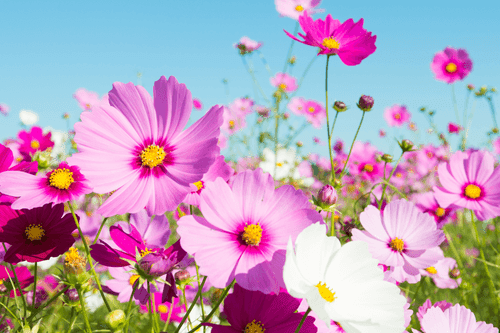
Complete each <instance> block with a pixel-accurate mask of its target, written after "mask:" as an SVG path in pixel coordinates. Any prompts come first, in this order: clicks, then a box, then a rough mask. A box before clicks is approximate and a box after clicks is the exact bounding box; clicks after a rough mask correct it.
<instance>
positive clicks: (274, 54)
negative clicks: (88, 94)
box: [0, 0, 500, 156]
mask: <svg viewBox="0 0 500 333" xmlns="http://www.w3.org/2000/svg"><path fill="white" fill-rule="evenodd" d="M319 7H320V8H324V9H325V12H324V13H321V14H316V15H315V17H316V18H318V17H321V18H324V17H325V16H326V14H332V16H333V17H334V18H336V19H339V20H340V21H345V20H346V19H348V18H353V19H354V20H355V21H357V20H358V19H360V18H364V21H365V23H364V27H365V28H366V29H367V30H368V31H372V32H373V34H375V35H377V42H376V46H377V50H376V52H375V53H374V54H372V55H371V56H369V57H368V58H367V59H365V60H364V61H363V62H362V63H361V65H359V66H354V67H351V66H346V65H344V64H343V63H342V62H341V61H340V60H339V59H338V58H337V59H336V58H332V59H331V62H330V90H329V96H330V101H331V102H333V101H334V100H343V101H344V102H345V103H346V104H348V105H349V106H351V109H350V110H349V111H348V112H346V113H344V114H341V116H340V117H339V120H338V122H337V129H336V131H335V132H334V138H335V137H340V138H342V139H343V140H344V141H346V142H350V141H351V140H352V138H353V136H354V132H355V130H356V128H357V125H358V123H359V119H360V117H361V112H360V111H359V110H358V109H357V108H356V106H355V104H356V102H357V100H358V99H359V96H360V95H362V94H367V95H371V96H373V97H374V98H375V107H374V109H373V110H372V111H371V112H370V113H368V114H367V115H366V118H365V123H364V124H363V127H362V128H361V132H360V135H359V139H360V140H363V141H367V140H369V141H371V142H372V143H374V144H376V145H377V146H378V147H379V149H381V150H383V151H384V152H392V153H394V154H398V151H397V150H396V149H395V148H396V147H395V145H394V140H393V139H392V138H391V137H393V136H394V135H396V134H397V135H398V136H404V137H406V138H409V139H412V140H415V141H417V142H419V143H422V142H428V141H429V140H430V138H431V137H430V135H428V134H427V133H426V131H425V130H426V129H427V128H428V127H429V126H428V124H427V121H426V119H425V118H424V116H423V115H422V114H421V113H420V112H419V111H418V109H419V108H420V107H421V106H426V107H428V108H430V109H435V110H436V111H437V115H436V120H437V122H438V126H439V127H440V129H442V130H444V128H445V126H446V124H447V123H448V122H449V121H453V122H456V117H455V113H454V109H453V104H452V102H451V101H452V99H451V88H450V86H449V85H448V84H446V83H443V82H440V81H436V80H435V79H434V76H433V74H432V72H431V71H430V67H429V64H430V62H431V61H432V58H433V56H434V54H435V53H436V52H438V51H441V50H443V49H444V48H445V47H446V46H451V47H455V48H465V49H466V50H467V51H468V52H469V56H470V58H471V59H472V61H473V63H474V65H473V71H472V72H471V74H470V75H469V76H468V77H467V78H466V79H465V80H464V81H462V82H458V83H457V84H456V87H455V88H456V92H457V100H458V105H459V110H460V117H461V116H462V112H463V105H464V101H465V96H466V88H465V86H466V84H468V83H472V84H474V85H475V86H476V87H478V86H481V85H488V86H490V87H492V86H493V87H497V88H500V47H499V46H498V45H500V37H499V36H500V31H499V29H500V28H499V25H498V17H497V16H496V14H495V13H497V12H499V11H500V8H499V7H500V6H499V5H498V3H497V2H494V1H482V2H481V5H480V6H476V5H474V4H473V3H472V2H465V1H461V2H459V1H418V2H417V1H392V0H390V1H355V2H347V1H344V2H340V1H330V0H326V1H325V0H323V1H322V3H321V5H320V6H319ZM0 12H1V13H3V15H2V22H1V32H0V47H1V51H0V103H5V104H8V105H9V106H10V107H11V114H10V115H9V116H8V117H3V116H1V117H0V131H1V132H0V139H5V138H7V137H14V136H15V135H16V133H17V131H18V130H19V118H18V113H19V111H20V110H21V109H28V110H33V111H35V112H37V113H38V114H39V115H40V122H39V125H40V126H42V127H45V126H49V125H50V126H52V127H53V128H56V129H61V130H65V129H66V122H65V121H64V120H63V119H62V118H61V116H62V114H63V113H64V112H68V113H70V115H71V121H72V122H76V121H77V120H78V115H79V113H80V112H81V110H80V109H79V107H78V104H77V103H76V101H75V100H74V99H73V98H72V94H73V93H74V92H75V91H76V90H77V89H78V88H81V87H83V88H86V89H88V90H91V91H95V92H97V93H99V94H100V95H102V94H104V93H107V92H108V91H109V90H110V89H111V85H112V83H113V82H115V81H120V82H130V81H132V82H134V83H137V73H138V72H141V73H142V79H141V84H142V85H143V86H144V87H145V88H146V89H147V90H148V91H149V92H150V93H152V87H153V83H154V81H155V80H157V79H158V78H159V77H160V76H162V75H165V76H167V77H168V76H170V75H174V76H176V77H177V79H178V80H179V82H183V83H185V84H186V85H187V87H188V88H189V89H190V90H191V92H192V94H193V96H194V97H197V98H199V99H200V100H201V101H202V102H203V104H204V107H205V109H204V111H206V110H207V109H208V108H209V107H210V106H212V105H214V104H227V103H228V97H227V96H226V94H225V90H224V85H223V84H222V79H227V80H228V82H229V100H233V99H234V98H237V97H242V96H246V95H249V96H250V97H255V96H254V89H253V85H252V81H251V79H250V77H249V75H248V73H247V72H246V70H245V68H244V66H243V63H242V61H241V59H240V56H239V55H238V53H237V51H236V50H235V49H234V48H233V43H236V42H237V41H238V40H239V39H240V38H241V37H242V36H245V35H246V36H248V37H250V38H251V39H254V40H257V41H261V42H262V43H263V44H264V45H263V47H262V49H261V50H262V54H263V55H264V56H265V58H266V60H267V62H268V63H269V65H270V67H271V70H272V71H273V72H279V71H281V70H282V68H283V64H284V60H285V58H286V54H287V51H288V47H289V45H290V39H289V38H288V37H287V36H286V35H285V33H284V32H283V29H286V30H288V31H290V32H292V31H293V30H294V27H295V21H293V20H292V19H289V18H286V17H280V16H279V14H278V13H277V12H276V10H275V5H274V1H270V0H254V1H205V0H191V1H175V2H174V1H148V2H141V3H138V2H137V1H107V2H102V1H75V2H67V1H51V2H35V1H27V2H25V1H23V2H21V1H10V2H7V1H2V2H0ZM299 31H300V30H299ZM293 54H294V55H295V56H296V57H297V64H296V66H295V67H294V69H293V74H294V75H299V76H300V73H302V71H303V70H304V68H305V67H306V66H307V64H308V63H309V61H310V60H311V59H312V58H313V57H315V49H314V48H312V47H309V46H306V45H303V44H299V43H296V44H295V45H294V49H293ZM252 60H253V63H254V66H255V69H256V71H257V77H258V80H259V82H260V84H261V85H262V87H263V88H264V90H265V91H266V93H267V94H268V95H270V94H271V93H272V87H271V86H270V84H269V75H268V73H267V71H266V70H265V68H264V66H263V65H262V62H261V60H260V58H259V57H258V56H256V55H254V56H252ZM325 61H326V58H325V57H324V56H323V57H320V58H318V59H316V61H315V62H314V64H313V66H312V67H311V69H310V72H309V74H308V76H307V77H306V78H305V80H304V82H303V86H302V87H301V89H300V91H299V92H298V94H297V96H303V97H304V98H306V99H316V100H318V101H320V102H322V103H324V98H325V93H324V75H325V74H324V71H325V68H324V67H325ZM473 100H474V99H471V103H470V105H471V106H472V104H473ZM259 102H262V98H260V99H259ZM393 104H405V105H407V106H408V108H409V110H410V111H411V112H412V114H413V116H412V120H414V121H415V122H416V123H417V126H418V127H419V129H420V130H419V132H420V134H419V137H418V138H417V137H416V136H415V135H414V133H412V132H410V131H408V130H407V129H400V130H399V131H398V132H396V131H395V130H394V129H392V128H389V127H388V126H387V124H386V123H385V121H384V119H383V112H384V109H385V108H386V107H389V106H391V105H393ZM495 106H496V108H497V109H498V108H500V105H499V103H498V102H497V101H495ZM201 115H202V112H201V113H200V112H198V113H197V112H196V111H193V119H196V118H198V117H200V116H201ZM491 127H492V125H491V115H490V111H489V108H488V105H487V103H486V102H485V101H484V100H483V99H481V100H478V101H477V104H476V110H475V114H474V118H473V122H472V129H471V131H470V135H469V137H470V142H471V144H472V145H474V146H480V145H482V144H484V143H485V141H486V135H485V132H486V131H487V130H488V129H490V128H491ZM379 129H385V130H387V133H388V137H387V138H385V139H380V138H379V137H378V131H379ZM312 136H318V137H320V138H322V140H323V141H326V127H325V126H324V127H323V128H322V129H321V130H319V131H317V130H314V129H313V128H312V127H309V128H308V130H306V131H304V132H303V134H302V136H301V140H302V141H303V142H304V144H305V147H304V149H305V150H307V151H311V152H316V153H320V154H321V155H324V156H326V155H327V148H326V146H322V147H321V146H314V145H313V144H312V140H311V137H312ZM434 141H435V140H434ZM457 142H458V139H457V138H455V141H452V143H453V144H454V146H456V143H457Z"/></svg>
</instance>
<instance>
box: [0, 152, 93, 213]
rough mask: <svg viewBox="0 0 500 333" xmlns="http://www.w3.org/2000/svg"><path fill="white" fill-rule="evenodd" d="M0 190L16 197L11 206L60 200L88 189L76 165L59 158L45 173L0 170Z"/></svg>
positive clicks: (36, 204) (65, 200) (66, 199)
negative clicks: (53, 166)
mask: <svg viewBox="0 0 500 333" xmlns="http://www.w3.org/2000/svg"><path fill="white" fill-rule="evenodd" d="M0 192H2V193H4V194H7V195H11V196H14V197H19V198H18V199H17V200H16V201H14V202H13V203H12V208H13V209H22V208H34V207H41V206H43V205H45V204H46V203H52V202H53V203H55V204H58V203H64V202H67V201H70V200H76V199H78V198H79V197H80V196H82V195H84V194H88V193H91V192H92V188H91V187H90V186H89V182H88V180H87V179H85V177H84V176H83V175H82V174H81V172H80V168H78V167H77V166H74V165H73V166H70V165H69V164H68V163H66V162H61V164H59V166H58V167H57V168H55V169H54V170H52V171H50V172H48V173H47V174H46V175H45V176H35V175H32V174H29V173H26V172H22V171H5V172H3V173H0Z"/></svg>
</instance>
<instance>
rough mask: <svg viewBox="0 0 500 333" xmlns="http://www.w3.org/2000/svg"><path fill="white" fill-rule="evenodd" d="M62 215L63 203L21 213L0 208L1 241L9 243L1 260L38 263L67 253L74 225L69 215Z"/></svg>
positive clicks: (8, 208)
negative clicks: (9, 245)
mask: <svg viewBox="0 0 500 333" xmlns="http://www.w3.org/2000/svg"><path fill="white" fill-rule="evenodd" d="M63 213H64V205H63V204H58V205H54V207H52V204H50V203H49V204H46V205H44V206H43V207H38V208H33V209H23V210H14V209H12V208H11V207H10V206H7V205H0V242H5V243H8V244H11V247H10V248H9V249H8V250H7V252H6V253H5V258H4V261H6V262H8V263H11V264H17V263H18V262H20V261H24V260H26V261H29V262H39V261H43V260H47V259H48V258H50V257H57V256H59V255H61V254H63V253H64V252H66V251H68V249H69V248H70V247H71V246H72V245H73V243H74V242H75V238H74V237H73V236H72V235H71V233H72V232H73V231H74V230H75V229H76V224H75V220H74V219H73V216H72V215H71V214H66V215H64V216H63ZM77 218H78V216H77ZM78 219H79V218H78Z"/></svg>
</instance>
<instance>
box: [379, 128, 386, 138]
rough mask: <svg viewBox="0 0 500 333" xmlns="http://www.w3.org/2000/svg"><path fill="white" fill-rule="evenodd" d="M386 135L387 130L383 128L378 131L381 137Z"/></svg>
mask: <svg viewBox="0 0 500 333" xmlns="http://www.w3.org/2000/svg"><path fill="white" fill-rule="evenodd" d="M386 135H387V132H386V131H384V130H382V129H381V130H379V131H378V136H380V137H381V138H385V136H386Z"/></svg>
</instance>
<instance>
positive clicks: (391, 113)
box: [384, 104, 411, 127]
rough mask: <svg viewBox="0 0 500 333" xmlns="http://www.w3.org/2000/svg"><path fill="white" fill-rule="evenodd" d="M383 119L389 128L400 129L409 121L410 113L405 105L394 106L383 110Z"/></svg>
mask: <svg viewBox="0 0 500 333" xmlns="http://www.w3.org/2000/svg"><path fill="white" fill-rule="evenodd" d="M384 118H385V121H387V124H388V125H389V126H391V127H394V126H397V127H401V126H403V124H404V123H407V122H409V121H410V118H411V113H410V112H408V109H406V106H405V105H398V104H394V105H393V106H391V107H390V108H387V109H385V112H384Z"/></svg>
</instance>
